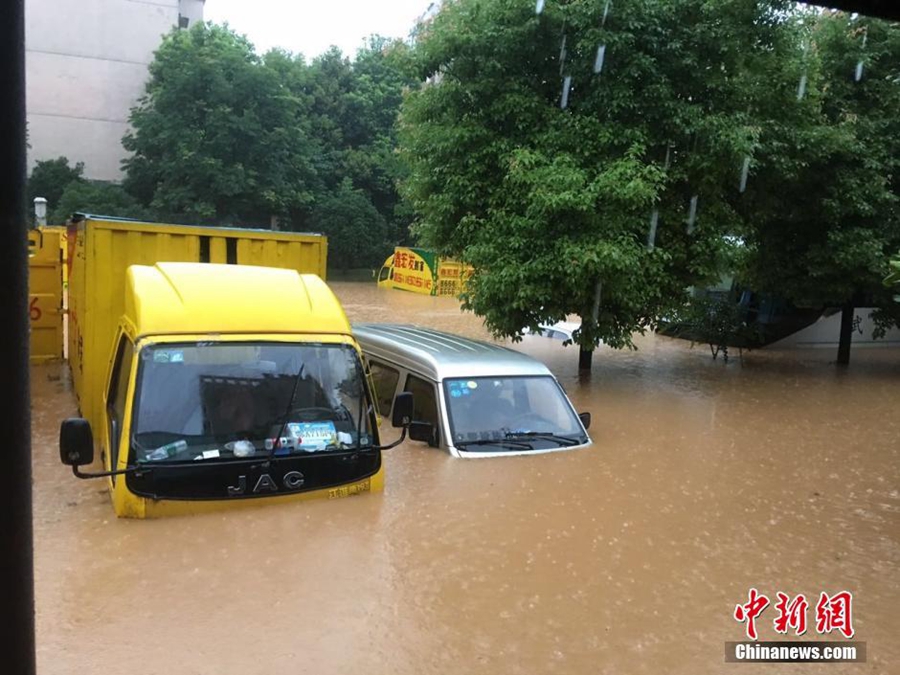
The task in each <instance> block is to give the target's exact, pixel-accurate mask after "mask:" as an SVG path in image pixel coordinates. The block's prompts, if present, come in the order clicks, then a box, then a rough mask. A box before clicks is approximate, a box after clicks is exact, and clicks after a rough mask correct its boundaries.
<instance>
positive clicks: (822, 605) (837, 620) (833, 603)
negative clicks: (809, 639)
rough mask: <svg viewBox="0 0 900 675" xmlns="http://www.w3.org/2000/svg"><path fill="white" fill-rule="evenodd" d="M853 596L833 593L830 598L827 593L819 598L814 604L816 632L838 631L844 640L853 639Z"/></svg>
mask: <svg viewBox="0 0 900 675" xmlns="http://www.w3.org/2000/svg"><path fill="white" fill-rule="evenodd" d="M852 612H853V595H852V594H851V593H850V592H849V591H841V592H840V593H835V594H834V595H832V596H831V597H830V598H829V597H828V594H827V593H822V595H820V596H819V602H817V603H816V632H817V633H830V632H831V631H834V630H838V631H840V632H841V633H842V634H843V636H844V637H845V638H852V637H853V632H854V631H853V616H852Z"/></svg>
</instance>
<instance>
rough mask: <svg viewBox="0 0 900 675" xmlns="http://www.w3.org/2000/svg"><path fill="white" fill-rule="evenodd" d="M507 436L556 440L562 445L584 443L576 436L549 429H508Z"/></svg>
mask: <svg viewBox="0 0 900 675" xmlns="http://www.w3.org/2000/svg"><path fill="white" fill-rule="evenodd" d="M506 438H534V439H537V440H541V441H544V440H546V441H556V442H557V443H559V444H560V445H564V446H572V445H579V444H580V443H582V441H580V440H578V439H576V438H569V437H568V436H561V435H559V434H554V433H551V432H549V431H548V432H544V431H508V432H506Z"/></svg>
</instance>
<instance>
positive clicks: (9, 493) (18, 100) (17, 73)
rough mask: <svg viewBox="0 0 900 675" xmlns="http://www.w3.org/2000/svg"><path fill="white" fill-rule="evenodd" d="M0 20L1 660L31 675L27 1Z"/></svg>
mask: <svg viewBox="0 0 900 675" xmlns="http://www.w3.org/2000/svg"><path fill="white" fill-rule="evenodd" d="M2 14H3V19H2V20H0V237H2V239H0V320H2V321H3V330H2V331H0V354H2V358H0V384H2V385H3V389H4V392H3V394H4V395H3V399H4V401H5V403H4V405H3V407H2V408H0V467H2V469H3V475H4V481H3V487H2V488H0V612H2V614H3V630H0V663H2V664H3V667H2V670H3V673H4V675H7V674H8V675H33V673H34V672H35V661H34V568H33V566H32V562H33V560H32V550H33V549H32V531H31V433H30V424H31V422H30V401H29V395H28V328H29V327H28V243H27V239H26V237H27V232H26V214H25V15H24V0H7V2H5V3H4V6H3V12H2Z"/></svg>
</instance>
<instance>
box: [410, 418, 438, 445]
mask: <svg viewBox="0 0 900 675" xmlns="http://www.w3.org/2000/svg"><path fill="white" fill-rule="evenodd" d="M409 438H410V440H413V441H424V442H426V443H432V442H434V426H432V424H431V423H430V422H412V423H411V424H410V425H409Z"/></svg>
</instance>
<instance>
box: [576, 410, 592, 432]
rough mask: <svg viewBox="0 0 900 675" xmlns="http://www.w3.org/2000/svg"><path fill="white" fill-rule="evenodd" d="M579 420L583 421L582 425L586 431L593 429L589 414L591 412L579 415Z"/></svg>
mask: <svg viewBox="0 0 900 675" xmlns="http://www.w3.org/2000/svg"><path fill="white" fill-rule="evenodd" d="M578 419H580V420H581V424H582V426H583V427H584V428H585V429H590V428H591V413H589V412H583V413H578Z"/></svg>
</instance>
